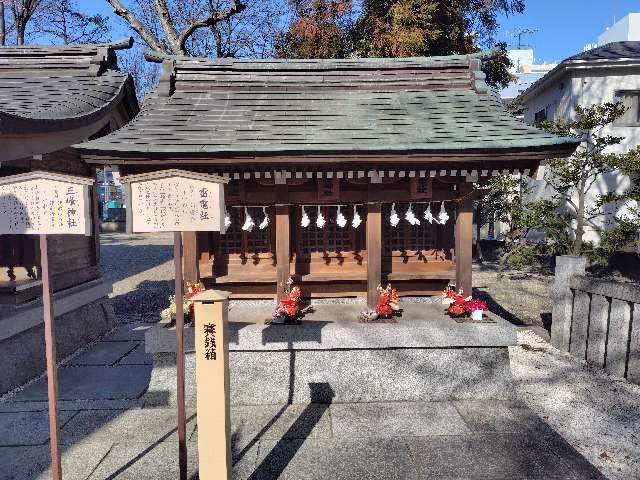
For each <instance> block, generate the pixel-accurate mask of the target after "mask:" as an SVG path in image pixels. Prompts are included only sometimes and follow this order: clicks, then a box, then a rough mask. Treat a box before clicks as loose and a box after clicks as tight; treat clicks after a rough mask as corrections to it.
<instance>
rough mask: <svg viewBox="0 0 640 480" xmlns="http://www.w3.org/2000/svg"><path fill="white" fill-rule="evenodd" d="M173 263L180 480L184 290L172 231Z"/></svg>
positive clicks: (183, 466) (183, 471) (183, 473)
mask: <svg viewBox="0 0 640 480" xmlns="http://www.w3.org/2000/svg"><path fill="white" fill-rule="evenodd" d="M173 263H174V267H175V296H176V297H175V298H176V403H177V407H178V462H179V467H180V480H187V414H186V407H185V395H184V384H185V373H184V370H185V369H184V310H183V307H182V305H183V303H184V292H183V288H184V285H183V275H182V233H181V232H174V233H173Z"/></svg>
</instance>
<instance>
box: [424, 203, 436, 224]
mask: <svg viewBox="0 0 640 480" xmlns="http://www.w3.org/2000/svg"><path fill="white" fill-rule="evenodd" d="M424 219H425V220H426V221H427V222H429V223H433V221H434V220H435V218H433V213H431V202H429V204H428V205H427V209H426V210H425V212H424Z"/></svg>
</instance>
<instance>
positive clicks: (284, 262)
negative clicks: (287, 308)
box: [276, 205, 291, 301]
mask: <svg viewBox="0 0 640 480" xmlns="http://www.w3.org/2000/svg"><path fill="white" fill-rule="evenodd" d="M289 229H290V218H289V206H288V205H276V281H277V282H278V283H277V286H276V295H277V300H278V301H280V299H281V298H282V295H283V293H284V288H285V286H286V284H287V280H288V279H289V275H290V274H291V272H290V270H289V262H290V259H291V252H290V246H289V237H290V230H289Z"/></svg>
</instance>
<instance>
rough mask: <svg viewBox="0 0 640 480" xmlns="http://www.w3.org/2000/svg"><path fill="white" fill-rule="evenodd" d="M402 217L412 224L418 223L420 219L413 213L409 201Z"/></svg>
mask: <svg viewBox="0 0 640 480" xmlns="http://www.w3.org/2000/svg"><path fill="white" fill-rule="evenodd" d="M404 219H405V220H406V221H407V222H409V223H410V224H411V225H413V226H415V225H420V220H419V219H418V217H416V215H415V214H414V213H413V204H411V203H410V204H409V208H408V209H407V212H406V213H405V214H404Z"/></svg>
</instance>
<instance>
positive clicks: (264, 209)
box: [258, 207, 269, 230]
mask: <svg viewBox="0 0 640 480" xmlns="http://www.w3.org/2000/svg"><path fill="white" fill-rule="evenodd" d="M262 213H263V214H264V218H263V219H262V222H260V225H258V228H259V229H260V230H264V229H265V228H267V226H268V225H269V214H267V207H262Z"/></svg>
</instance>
